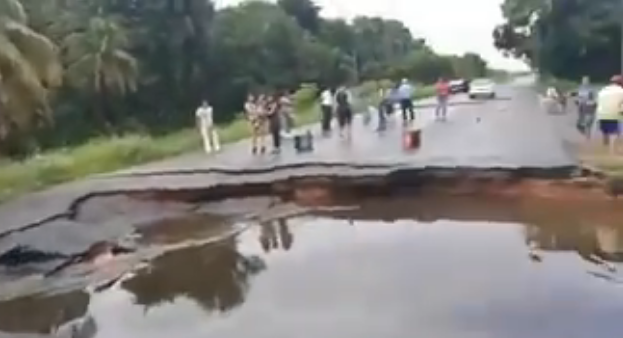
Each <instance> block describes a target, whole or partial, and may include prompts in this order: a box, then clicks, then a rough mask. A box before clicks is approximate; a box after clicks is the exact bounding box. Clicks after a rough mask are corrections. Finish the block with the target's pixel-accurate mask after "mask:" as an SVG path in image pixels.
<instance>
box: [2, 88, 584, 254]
mask: <svg viewBox="0 0 623 338" xmlns="http://www.w3.org/2000/svg"><path fill="white" fill-rule="evenodd" d="M497 91H498V97H499V99H496V100H490V101H471V100H469V99H468V98H466V97H465V96H463V95H458V96H455V97H453V99H452V100H451V107H450V111H449V120H448V121H447V122H436V121H435V120H434V109H433V108H432V105H431V104H432V103H433V102H434V100H431V99H429V100H424V101H420V102H418V106H419V107H420V108H418V113H417V115H418V121H417V126H419V127H420V128H422V130H423V132H422V135H423V136H422V142H423V143H422V147H421V149H419V150H418V151H416V152H405V151H404V150H403V147H402V139H403V127H402V125H401V124H400V122H399V121H394V122H393V123H391V125H390V127H389V129H388V130H387V131H386V132H385V133H383V134H379V133H377V132H376V131H375V130H374V128H375V123H374V122H373V123H372V125H368V126H366V125H364V124H363V122H362V121H361V119H360V118H358V119H356V120H355V123H354V128H353V139H352V142H350V143H349V142H345V141H344V140H341V139H340V138H339V137H337V135H335V136H334V137H332V138H322V137H320V136H319V135H318V134H319V127H318V126H312V127H311V128H312V130H313V131H314V133H316V137H315V151H314V152H313V153H308V154H296V153H295V152H294V149H293V146H292V144H291V142H288V141H286V142H285V145H284V150H283V152H282V153H281V154H280V155H265V156H252V155H251V154H250V145H249V142H248V141H242V142H238V143H235V144H232V145H229V146H226V147H225V148H224V149H223V151H222V152H221V153H219V154H216V155H210V156H208V155H206V154H204V153H193V154H189V155H185V156H181V157H178V158H173V159H169V160H165V161H161V162H156V163H153V164H149V165H145V166H140V167H136V168H132V169H129V170H125V171H122V172H116V173H112V174H106V175H99V176H96V177H92V178H89V179H85V180H82V181H78V182H73V183H69V184H65V185H61V186H58V187H55V188H52V189H50V190H47V191H43V192H39V193H35V194H30V195H28V196H25V197H23V198H20V199H18V200H15V201H13V202H9V203H5V204H3V205H1V206H0V236H1V235H2V234H3V233H4V234H6V233H7V232H10V231H13V230H16V229H21V228H23V227H25V226H29V225H33V224H37V223H38V222H41V221H45V220H47V219H50V218H53V217H54V216H57V215H59V214H62V213H64V212H65V211H66V210H68V208H70V207H71V206H72V204H73V203H74V201H76V200H77V199H79V198H81V197H83V196H85V195H89V194H91V193H96V192H110V191H126V190H144V189H151V188H160V189H183V188H192V187H204V186H210V185H216V184H223V183H224V182H229V183H240V182H241V180H246V181H249V182H251V181H262V180H267V179H274V178H275V175H282V176H285V177H289V176H290V175H294V174H296V175H306V174H326V173H325V172H322V173H320V172H318V170H319V169H318V168H315V169H301V168H302V167H305V166H304V164H343V165H362V166H366V165H367V166H371V167H373V166H379V167H384V168H392V167H394V168H397V167H411V168H413V167H416V168H425V167H443V168H456V167H473V168H509V169H513V168H526V167H530V168H543V169H548V168H558V167H568V166H574V165H576V164H577V159H576V156H575V152H574V149H573V147H570V146H569V145H570V144H572V143H573V141H572V139H573V137H574V132H573V126H572V124H571V123H569V119H568V118H567V117H559V116H558V117H557V116H551V115H548V114H546V113H545V112H544V111H543V110H542V109H541V106H540V103H539V97H538V95H537V94H536V92H535V91H534V89H533V88H532V87H531V84H530V83H529V81H528V82H527V83H526V81H525V80H521V81H518V82H517V83H513V84H508V85H499V86H498V88H497ZM398 116H399V114H396V117H398ZM570 140H571V141H570ZM293 164H301V165H303V166H300V167H299V169H297V170H298V171H297V172H296V173H295V172H293V171H287V170H280V171H276V170H271V169H273V168H275V167H283V166H291V165H293ZM214 169H220V170H224V171H225V173H222V172H221V173H214V172H211V170H214ZM292 170H294V169H292ZM306 170H307V171H306ZM314 170H315V171H314ZM323 170H333V171H337V172H339V173H340V174H343V173H345V172H346V171H347V170H350V169H348V168H347V167H334V168H333V169H328V168H326V169H323ZM368 170H371V169H368ZM253 171H255V172H256V173H257V174H255V175H253V174H252V172H253ZM259 172H262V174H261V175H260V174H259ZM353 174H357V173H355V172H353ZM359 174H360V173H359ZM1 244H2V243H1V241H0V245H1Z"/></svg>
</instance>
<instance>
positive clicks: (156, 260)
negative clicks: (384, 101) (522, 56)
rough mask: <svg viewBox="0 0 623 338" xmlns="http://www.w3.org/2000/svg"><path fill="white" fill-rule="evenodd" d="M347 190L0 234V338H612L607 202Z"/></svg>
mask: <svg viewBox="0 0 623 338" xmlns="http://www.w3.org/2000/svg"><path fill="white" fill-rule="evenodd" d="M323 182H324V183H323ZM362 182H364V180H362V181H360V182H359V185H356V186H355V185H348V184H346V185H338V186H336V185H334V184H331V182H330V180H326V179H325V180H320V181H319V180H315V181H314V180H311V181H309V180H308V181H307V182H306V183H304V184H303V183H301V182H299V183H300V184H299V185H297V186H296V187H291V186H290V187H281V188H280V187H273V190H271V193H270V194H266V190H263V188H262V189H260V188H261V187H257V186H256V187H247V188H246V189H247V190H244V189H243V190H237V191H236V192H235V193H234V191H229V194H228V198H224V199H219V198H217V197H218V194H216V193H215V192H214V191H213V190H212V191H204V190H179V191H142V192H135V193H129V194H123V195H119V194H111V195H103V196H92V197H91V198H88V199H85V200H83V201H81V203H79V204H76V205H75V207H74V208H73V209H72V210H71V212H70V213H68V214H67V216H66V217H64V218H59V219H56V220H54V221H52V222H50V223H48V224H44V225H41V226H37V227H31V228H28V229H23V230H21V231H17V232H14V233H11V234H7V235H5V236H4V237H2V242H0V248H2V249H3V253H4V254H3V256H2V259H0V263H1V264H2V265H1V268H0V271H1V274H0V276H1V277H0V278H2V281H1V282H2V283H1V284H0V332H4V333H6V334H8V335H10V336H13V335H17V334H25V335H26V334H32V335H35V334H39V335H44V336H46V337H56V336H54V335H57V336H58V335H62V334H70V333H72V334H75V333H76V332H78V333H79V334H80V337H115V338H125V337H128V338H129V337H132V338H135V337H150V338H152V337H171V336H176V335H177V336H183V337H191V338H192V337H219V338H223V337H241V338H242V337H250V336H256V337H257V336H259V337H270V338H280V337H284V338H285V337H288V338H290V337H292V336H298V337H316V336H319V335H324V336H327V337H358V338H360V337H414V336H424V337H528V336H529V337H536V338H540V337H543V338H551V337H595V336H597V337H613V338H614V337H619V336H620V332H623V323H622V322H621V321H620V320H619V317H620V313H622V311H623V293H622V292H621V291H622V290H623V271H620V269H622V268H623V266H621V264H620V262H621V261H623V224H621V223H623V209H621V207H620V204H619V203H618V202H614V201H610V200H604V199H600V198H588V199H587V198H585V197H586V196H587V195H589V196H593V195H591V194H592V193H591V191H592V190H590V189H588V190H586V189H585V188H582V189H580V190H577V191H576V190H570V189H568V185H566V184H563V183H561V182H554V183H552V182H545V181H539V180H536V181H522V182H515V183H513V184H508V182H507V183H500V181H499V180H497V181H496V180H489V181H488V182H489V183H488V184H482V180H481V181H479V182H480V183H478V184H476V183H475V182H474V181H471V182H470V181H461V182H458V181H455V182H454V183H452V184H445V185H444V184H441V185H436V186H434V187H432V186H426V187H424V186H423V185H422V184H418V185H416V187H415V188H414V185H408V184H405V185H404V186H403V187H402V188H403V189H398V188H399V187H396V186H395V187H392V188H391V189H387V187H386V186H384V185H383V184H381V183H379V182H378V181H374V180H367V181H365V182H366V183H365V184H364V183H362ZM251 188H252V189H251ZM574 191H575V192H574ZM222 193H223V191H221V192H220V194H222ZM245 196H246V197H245ZM595 196H597V195H595ZM102 243H104V244H102ZM119 248H121V249H124V250H116V251H115V249H119Z"/></svg>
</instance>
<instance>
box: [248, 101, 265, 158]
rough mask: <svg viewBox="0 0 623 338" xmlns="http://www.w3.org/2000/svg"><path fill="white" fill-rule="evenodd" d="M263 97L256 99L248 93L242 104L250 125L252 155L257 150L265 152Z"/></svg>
mask: <svg viewBox="0 0 623 338" xmlns="http://www.w3.org/2000/svg"><path fill="white" fill-rule="evenodd" d="M264 103H265V102H264V97H263V96H259V97H258V98H257V99H256V98H255V97H253V95H249V97H248V98H247V102H245V104H244V110H245V113H246V117H247V120H248V121H249V125H250V126H251V152H252V153H253V155H255V154H257V153H258V151H259V152H260V153H261V154H263V153H265V152H266V146H265V138H266V114H265V113H264Z"/></svg>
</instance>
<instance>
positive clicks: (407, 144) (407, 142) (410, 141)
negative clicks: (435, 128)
mask: <svg viewBox="0 0 623 338" xmlns="http://www.w3.org/2000/svg"><path fill="white" fill-rule="evenodd" d="M421 145H422V130H421V129H414V130H407V131H406V132H405V133H404V138H403V147H404V149H405V150H417V149H419V148H420V146H421Z"/></svg>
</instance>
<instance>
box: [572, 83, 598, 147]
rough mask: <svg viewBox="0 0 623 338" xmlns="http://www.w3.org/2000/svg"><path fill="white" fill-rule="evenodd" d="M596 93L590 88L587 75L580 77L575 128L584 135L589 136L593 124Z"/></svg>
mask: <svg viewBox="0 0 623 338" xmlns="http://www.w3.org/2000/svg"><path fill="white" fill-rule="evenodd" d="M595 99H596V95H595V91H594V90H593V88H591V85H590V80H589V78H588V77H586V76H585V77H584V78H583V79H582V84H581V85H580V87H579V88H578V93H577V107H578V121H577V128H578V130H579V131H580V132H581V133H582V134H584V135H585V136H586V137H588V138H590V136H591V131H592V129H593V124H594V123H595V112H596V110H597V102H596V100H595Z"/></svg>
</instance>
